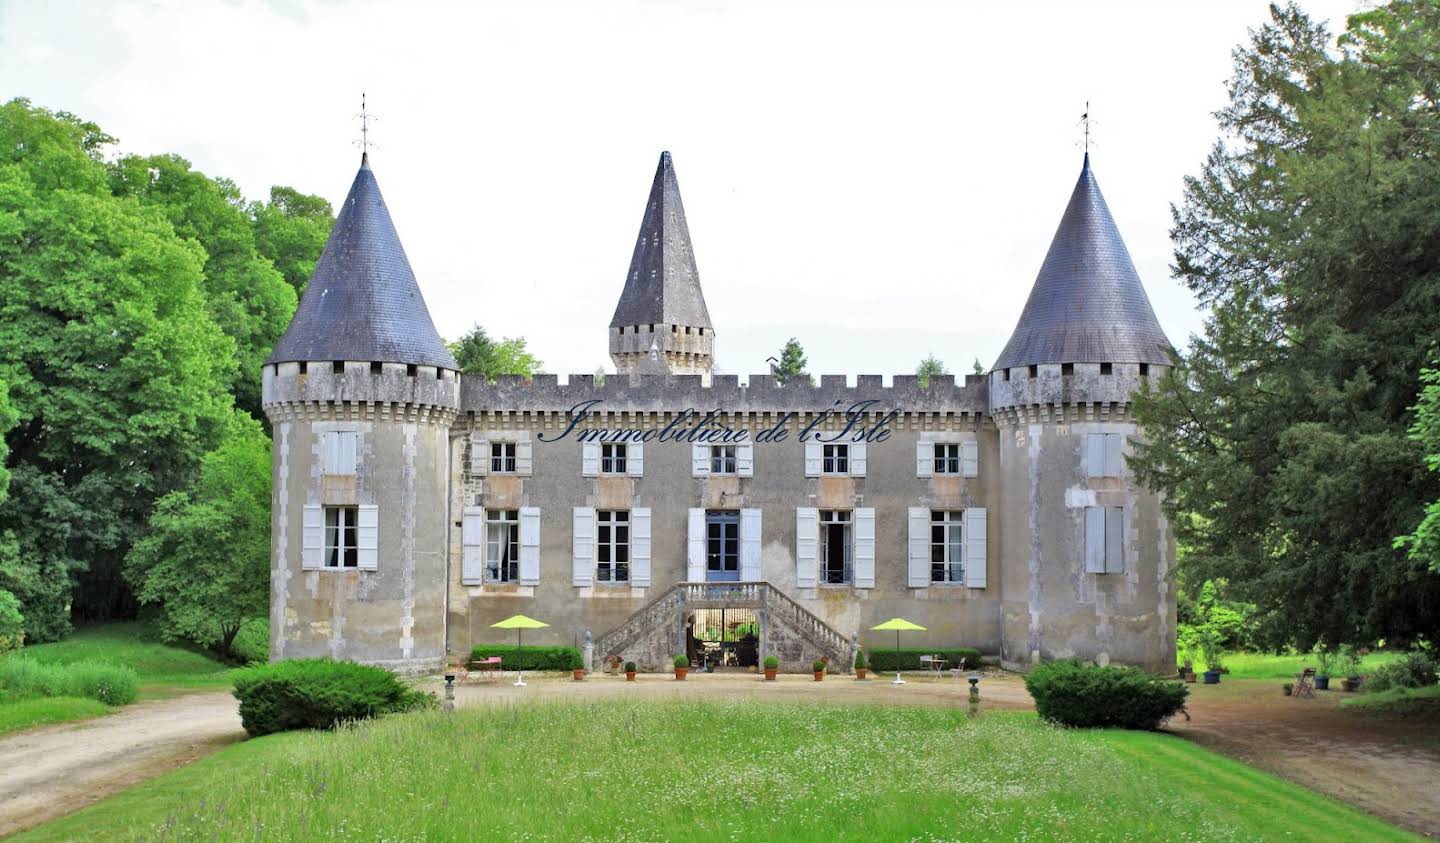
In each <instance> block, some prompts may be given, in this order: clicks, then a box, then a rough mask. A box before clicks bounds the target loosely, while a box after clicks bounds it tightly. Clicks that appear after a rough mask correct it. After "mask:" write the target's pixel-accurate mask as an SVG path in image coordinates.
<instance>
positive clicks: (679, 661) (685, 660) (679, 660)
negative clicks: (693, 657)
mask: <svg viewBox="0 0 1440 843" xmlns="http://www.w3.org/2000/svg"><path fill="white" fill-rule="evenodd" d="M675 666H676V667H689V666H690V657H689V656H686V655H683V654H682V655H679V656H676V657H675Z"/></svg>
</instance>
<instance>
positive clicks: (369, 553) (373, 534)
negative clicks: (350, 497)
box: [355, 504, 380, 571]
mask: <svg viewBox="0 0 1440 843" xmlns="http://www.w3.org/2000/svg"><path fill="white" fill-rule="evenodd" d="M358 509H359V510H360V511H359V513H358V514H359V516H360V520H359V521H358V522H356V525H355V526H356V527H357V528H358V529H356V530H355V549H356V550H357V551H358V553H356V556H357V557H358V558H359V563H360V564H359V568H360V570H362V571H374V570H377V569H378V568H379V567H380V507H378V506H375V505H374V504H361V505H360V506H359V507H358Z"/></svg>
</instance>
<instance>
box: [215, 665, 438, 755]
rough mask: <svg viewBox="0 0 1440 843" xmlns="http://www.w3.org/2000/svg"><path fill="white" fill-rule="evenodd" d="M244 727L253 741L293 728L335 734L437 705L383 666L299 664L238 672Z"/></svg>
mask: <svg viewBox="0 0 1440 843" xmlns="http://www.w3.org/2000/svg"><path fill="white" fill-rule="evenodd" d="M234 681H235V697H236V698H237V699H239V700H240V722H241V724H242V725H244V727H245V731H246V732H248V733H249V734H250V736H251V737H258V736H260V735H268V734H271V733H274V732H285V731H290V730H293V729H333V728H335V727H336V726H337V725H339V724H341V723H344V722H347V721H351V720H363V719H366V718H369V717H377V716H379V715H382V714H390V713H393V712H399V711H411V710H415V709H420V708H429V707H433V706H434V705H435V702H436V701H435V696H434V695H433V694H428V693H424V692H421V691H416V690H413V689H411V688H410V687H409V686H407V685H406V684H405V683H404V682H401V681H400V680H399V679H397V678H396V677H395V674H393V673H391V672H390V671H388V670H385V669H384V668H380V667H372V666H370V665H362V664H355V663H353V662H337V661H331V660H330V659H296V660H293V661H283V662H276V663H274V664H265V665H256V666H254V667H247V668H243V669H241V670H238V671H236V672H235V676H234Z"/></svg>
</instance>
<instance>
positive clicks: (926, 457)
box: [915, 441, 935, 477]
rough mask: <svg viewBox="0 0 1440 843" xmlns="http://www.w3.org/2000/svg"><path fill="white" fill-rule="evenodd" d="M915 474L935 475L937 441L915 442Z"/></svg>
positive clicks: (923, 475)
mask: <svg viewBox="0 0 1440 843" xmlns="http://www.w3.org/2000/svg"><path fill="white" fill-rule="evenodd" d="M915 476H916V477H934V476H935V443H934V442H929V441H921V442H916V443H915Z"/></svg>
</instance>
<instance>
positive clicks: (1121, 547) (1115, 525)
mask: <svg viewBox="0 0 1440 843" xmlns="http://www.w3.org/2000/svg"><path fill="white" fill-rule="evenodd" d="M1105 573H1107V574H1123V573H1125V510H1124V509H1123V508H1122V507H1118V506H1107V507H1105Z"/></svg>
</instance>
